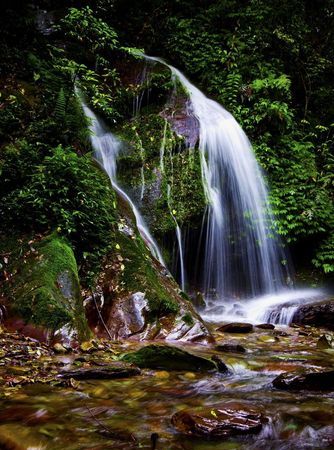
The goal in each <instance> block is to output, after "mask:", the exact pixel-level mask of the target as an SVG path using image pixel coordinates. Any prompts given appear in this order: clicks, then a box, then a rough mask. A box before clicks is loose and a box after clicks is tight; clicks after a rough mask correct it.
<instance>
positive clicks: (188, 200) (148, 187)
mask: <svg viewBox="0 0 334 450" xmlns="http://www.w3.org/2000/svg"><path fill="white" fill-rule="evenodd" d="M118 134H119V136H120V137H121V139H122V140H123V141H124V148H125V150H124V152H123V154H122V155H121V156H120V158H119V164H118V168H119V171H118V174H119V176H118V177H119V180H120V182H121V184H122V185H123V186H125V187H126V188H129V189H130V190H131V194H132V196H133V197H134V198H136V197H137V198H138V200H139V197H140V191H141V188H142V185H143V180H144V183H145V185H144V196H143V199H142V207H143V208H142V209H143V211H145V210H146V211H150V213H149V216H148V217H147V221H148V222H149V224H150V228H151V230H152V231H153V233H154V234H155V235H156V236H163V235H164V233H166V232H168V231H172V230H173V229H174V228H175V221H174V219H173V217H172V215H171V211H173V215H174V217H175V218H176V220H177V221H178V223H179V224H180V225H182V224H188V225H190V226H193V227H197V226H199V225H200V222H201V220H202V216H203V211H204V209H205V206H206V200H205V195H204V191H203V186H202V178H201V165H200V154H199V151H198V149H197V148H187V147H186V146H185V143H184V139H183V138H182V137H180V136H178V135H177V134H176V133H175V132H173V131H172V129H171V126H170V124H169V123H168V122H166V119H165V118H164V117H162V116H161V115H160V113H158V111H156V112H154V113H150V114H143V115H141V116H138V117H136V118H134V119H133V120H132V121H131V122H128V123H126V124H125V125H123V127H122V128H120V129H119V130H118ZM164 137H165V141H164V152H163V154H164V157H163V167H161V161H160V156H161V155H160V150H161V146H162V142H163V139H164ZM168 186H169V187H168ZM168 190H169V193H170V195H169V197H168Z"/></svg>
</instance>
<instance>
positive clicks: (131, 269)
mask: <svg viewBox="0 0 334 450" xmlns="http://www.w3.org/2000/svg"><path fill="white" fill-rule="evenodd" d="M126 214H127V215H129V211H127V212H126ZM126 217H127V216H126ZM114 241H115V246H114V250H113V251H112V252H111V253H110V255H109V256H108V258H107V262H106V264H105V266H104V268H103V272H102V273H101V276H100V279H99V286H100V293H99V294H98V295H96V296H95V300H97V305H96V304H95V302H94V299H92V298H88V299H87V300H86V301H85V303H86V312H87V316H88V320H89V323H90V326H91V328H92V329H93V331H94V332H95V334H97V335H98V336H103V337H112V338H113V339H128V338H132V339H136V340H155V339H156V340H158V339H159V340H161V339H165V340H180V341H191V342H194V341H196V342H198V341H200V342H211V341H213V338H212V336H211V334H210V333H209V331H208V330H207V328H206V326H205V325H204V323H203V321H202V320H201V318H200V317H199V315H198V314H197V313H196V312H195V310H194V308H193V306H192V304H191V302H190V300H189V299H188V297H187V296H186V295H185V294H183V293H181V292H180V288H179V287H178V285H177V284H176V282H175V281H174V279H173V278H172V276H171V275H170V274H169V272H168V271H167V269H166V268H165V267H163V266H162V265H161V264H160V263H159V262H158V261H157V260H155V259H154V258H153V257H152V255H151V253H150V251H149V250H148V248H147V247H146V245H145V243H144V241H143V240H142V238H141V237H140V236H139V235H138V233H137V232H135V228H134V225H133V223H132V219H131V220H130V219H128V218H124V219H120V223H119V229H118V232H116V233H115V236H114Z"/></svg>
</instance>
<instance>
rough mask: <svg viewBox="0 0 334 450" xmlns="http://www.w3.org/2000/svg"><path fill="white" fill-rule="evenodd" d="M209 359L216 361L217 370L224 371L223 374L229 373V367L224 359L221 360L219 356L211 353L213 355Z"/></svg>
mask: <svg viewBox="0 0 334 450" xmlns="http://www.w3.org/2000/svg"><path fill="white" fill-rule="evenodd" d="M211 361H213V362H215V363H216V365H217V368H218V371H219V372H221V373H225V374H228V373H230V370H229V368H228V367H227V365H226V364H225V363H224V361H222V359H221V358H219V356H217V355H213V356H212V357H211Z"/></svg>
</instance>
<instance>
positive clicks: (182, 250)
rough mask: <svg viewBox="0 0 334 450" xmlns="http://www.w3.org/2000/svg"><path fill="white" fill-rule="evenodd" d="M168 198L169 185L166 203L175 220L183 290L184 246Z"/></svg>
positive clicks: (168, 192)
mask: <svg viewBox="0 0 334 450" xmlns="http://www.w3.org/2000/svg"><path fill="white" fill-rule="evenodd" d="M170 198H171V188H170V185H169V184H168V185H167V203H168V208H169V212H170V215H171V216H172V218H173V220H174V222H175V232H176V239H177V245H178V250H179V261H180V274H181V282H180V286H181V289H182V291H184V290H185V287H186V271H185V267H184V248H183V241H182V233H181V228H180V227H179V224H178V222H177V220H176V217H175V212H174V211H173V209H172V207H171V204H170Z"/></svg>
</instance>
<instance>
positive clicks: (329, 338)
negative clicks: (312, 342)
mask: <svg viewBox="0 0 334 450" xmlns="http://www.w3.org/2000/svg"><path fill="white" fill-rule="evenodd" d="M317 348H320V349H326V348H334V336H333V335H331V334H324V335H322V336H321V337H320V338H319V340H318V342H317Z"/></svg>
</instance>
